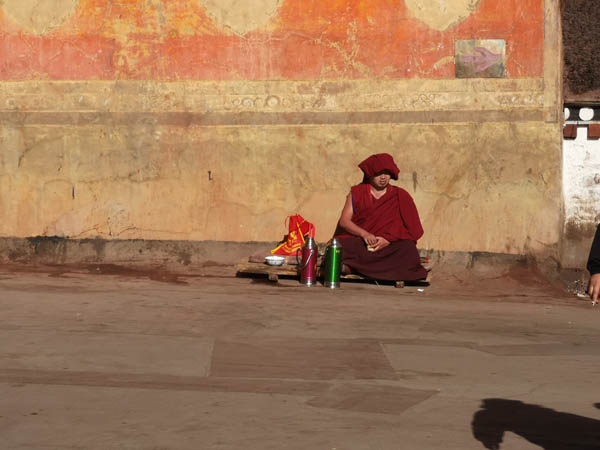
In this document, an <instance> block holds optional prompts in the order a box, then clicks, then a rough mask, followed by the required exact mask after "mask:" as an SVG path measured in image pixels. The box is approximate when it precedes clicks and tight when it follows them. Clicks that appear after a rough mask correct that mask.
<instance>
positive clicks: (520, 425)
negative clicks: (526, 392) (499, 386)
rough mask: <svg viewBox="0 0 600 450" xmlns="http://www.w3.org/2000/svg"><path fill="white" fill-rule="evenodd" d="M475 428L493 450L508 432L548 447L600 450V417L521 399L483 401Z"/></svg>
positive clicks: (555, 448) (473, 428)
mask: <svg viewBox="0 0 600 450" xmlns="http://www.w3.org/2000/svg"><path fill="white" fill-rule="evenodd" d="M598 405H599V404H598V403H596V404H595V405H594V406H596V407H597V408H598V407H599V406H598ZM471 428H472V431H473V436H475V439H477V440H478V441H481V443H482V444H483V445H484V446H485V448H488V449H490V450H497V449H499V448H500V444H501V443H502V437H503V436H504V433H505V432H506V431H512V432H513V433H515V434H518V435H519V436H522V437H523V438H525V439H527V440H528V441H529V442H531V443H533V444H535V445H539V446H540V447H542V448H543V449H545V450H600V420H597V419H592V418H589V417H583V416H578V415H576V414H569V413H564V412H559V411H555V410H553V409H550V408H544V407H542V406H539V405H530V404H527V403H523V402H521V401H518V400H505V399H501V398H488V399H485V400H483V403H482V404H481V409H480V410H479V411H477V412H476V413H475V415H474V416H473V422H472V423H471Z"/></svg>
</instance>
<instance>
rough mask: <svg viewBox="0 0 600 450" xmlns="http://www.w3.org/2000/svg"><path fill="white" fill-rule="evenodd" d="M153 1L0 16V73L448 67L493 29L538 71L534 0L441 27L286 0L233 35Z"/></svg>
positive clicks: (389, 72)
mask: <svg viewBox="0 0 600 450" xmlns="http://www.w3.org/2000/svg"><path fill="white" fill-rule="evenodd" d="M155 4H156V5H160V6H161V7H160V8H159V7H151V8H149V7H146V6H145V3H144V2H142V1H141V0H128V1H120V2H118V3H113V2H110V3H108V4H107V2H106V1H104V0H81V3H80V5H79V7H78V8H77V11H76V13H75V14H74V15H73V16H72V17H71V18H70V19H69V20H68V21H67V22H66V23H64V24H63V25H62V26H61V27H59V28H57V29H56V30H54V31H53V32H52V33H50V34H48V35H45V36H41V37H40V36H34V35H31V34H27V33H25V32H23V31H21V30H19V28H18V25H16V24H15V23H12V22H11V21H10V20H9V19H8V18H7V17H4V16H2V15H0V79H3V80H27V79H53V80H87V79H102V80H104V79H133V80H139V79H159V80H165V81H169V80H232V79H244V80H261V79H269V80H277V79H289V80H299V79H322V78H372V77H377V78H412V77H422V78H454V64H453V63H452V62H449V63H448V61H449V60H450V61H451V58H452V57H453V56H454V41H455V40H458V39H505V40H506V41H507V62H506V67H507V72H508V76H509V77H537V76H541V75H542V73H543V33H544V30H543V26H544V23H543V2H542V1H541V0H504V1H497V0H482V1H481V6H480V7H479V9H478V10H477V11H476V12H474V13H473V14H472V15H471V16H470V17H469V18H467V19H466V20H465V21H464V22H462V23H461V24H459V25H458V26H456V27H454V28H451V29H450V30H447V31H445V32H440V31H436V30H432V29H430V28H429V27H427V26H426V25H425V24H423V23H421V22H419V21H417V20H416V19H414V18H412V16H411V15H410V14H409V13H407V11H406V8H405V6H404V3H403V2H401V1H392V0H370V1H368V2H367V1H360V2H355V3H353V4H349V2H347V1H346V0H327V1H325V0H286V1H285V2H284V3H283V5H282V7H281V8H280V9H279V11H278V14H277V15H276V16H275V17H274V18H273V19H272V21H271V23H270V24H268V25H266V26H264V27H262V28H261V29H258V30H256V31H253V32H250V33H248V34H246V35H245V36H244V37H239V36H236V35H232V34H230V33H228V32H227V31H224V30H221V29H219V28H218V27H217V25H216V24H215V23H214V22H213V20H212V19H211V18H210V17H208V16H207V15H206V13H205V12H204V10H203V9H202V7H201V6H200V5H199V3H198V2H195V1H191V0H170V1H168V2H167V1H166V0H165V1H163V2H162V3H160V4H157V3H155ZM444 58H446V59H445V60H444Z"/></svg>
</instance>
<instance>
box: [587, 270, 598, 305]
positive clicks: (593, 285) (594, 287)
mask: <svg viewBox="0 0 600 450" xmlns="http://www.w3.org/2000/svg"><path fill="white" fill-rule="evenodd" d="M588 294H590V297H591V298H592V304H593V305H596V304H597V303H598V295H599V294H600V273H595V274H594V275H592V276H591V277H590V284H589V285H588Z"/></svg>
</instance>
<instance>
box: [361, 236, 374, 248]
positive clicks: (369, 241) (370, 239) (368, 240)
mask: <svg viewBox="0 0 600 450" xmlns="http://www.w3.org/2000/svg"><path fill="white" fill-rule="evenodd" d="M363 240H364V241H365V244H367V247H373V246H375V245H377V237H376V236H375V235H374V234H371V233H367V234H365V235H364V236H363Z"/></svg>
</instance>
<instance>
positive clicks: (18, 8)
mask: <svg viewBox="0 0 600 450" xmlns="http://www.w3.org/2000/svg"><path fill="white" fill-rule="evenodd" d="M78 4H79V0H53V1H44V0H2V1H1V2H0V7H1V8H2V9H4V11H5V12H6V13H7V14H8V15H9V16H10V17H11V18H12V19H13V20H14V21H15V22H17V23H18V24H19V25H20V26H22V27H23V28H24V29H25V30H27V31H29V32H31V33H34V34H38V35H41V34H45V33H48V32H49V31H51V30H52V29H54V28H56V27H58V26H60V25H61V24H62V23H63V22H65V20H66V19H67V18H68V17H69V16H70V15H71V14H73V12H74V11H75V8H77V5H78Z"/></svg>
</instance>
